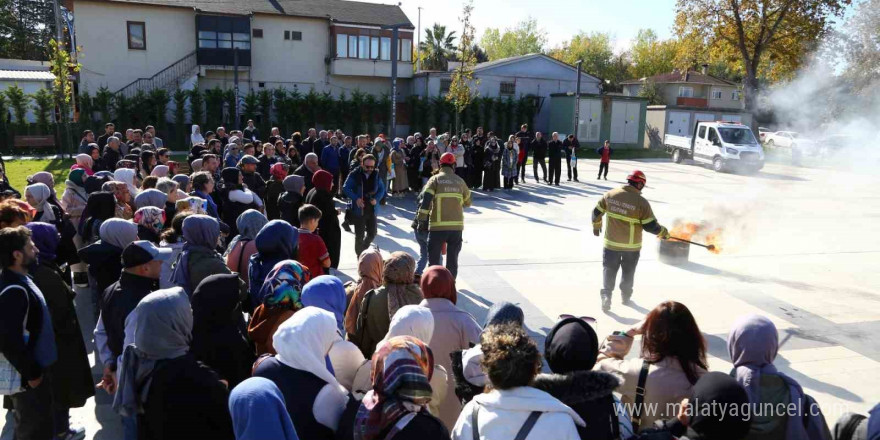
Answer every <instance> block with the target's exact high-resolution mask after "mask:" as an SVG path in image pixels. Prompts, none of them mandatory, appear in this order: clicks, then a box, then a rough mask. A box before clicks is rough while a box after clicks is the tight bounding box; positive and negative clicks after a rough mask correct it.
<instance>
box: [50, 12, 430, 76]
mask: <svg viewBox="0 0 880 440" xmlns="http://www.w3.org/2000/svg"><path fill="white" fill-rule="evenodd" d="M56 1H57V0H56ZM416 40H417V42H416V72H418V71H420V70H422V7H421V6H419V24H418V28H417V29H416Z"/></svg>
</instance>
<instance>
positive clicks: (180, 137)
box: [172, 89, 188, 145]
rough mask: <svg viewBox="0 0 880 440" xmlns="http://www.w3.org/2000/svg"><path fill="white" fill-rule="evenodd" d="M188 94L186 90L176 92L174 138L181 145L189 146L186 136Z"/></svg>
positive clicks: (174, 97) (174, 96)
mask: <svg viewBox="0 0 880 440" xmlns="http://www.w3.org/2000/svg"><path fill="white" fill-rule="evenodd" d="M187 96H188V94H187V93H186V91H184V90H180V89H177V90H175V91H174V95H173V96H172V98H173V99H174V138H175V139H176V140H177V142H178V143H179V145H187V144H188V142H186V134H187V133H188V131H187V129H186V98H187Z"/></svg>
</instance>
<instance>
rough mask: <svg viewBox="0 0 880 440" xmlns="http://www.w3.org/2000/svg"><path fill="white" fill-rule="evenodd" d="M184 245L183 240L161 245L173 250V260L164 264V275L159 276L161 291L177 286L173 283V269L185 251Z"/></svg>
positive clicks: (168, 260) (160, 244)
mask: <svg viewBox="0 0 880 440" xmlns="http://www.w3.org/2000/svg"><path fill="white" fill-rule="evenodd" d="M183 245H184V242H183V238H181V239H180V241H178V242H177V243H166V242H164V241H163V242H161V243H159V246H161V247H163V248H168V249H171V258H169V259H167V260H165V261H163V262H162V274H161V275H160V276H159V288H160V289H168V288H170V287H174V286H175V284H174V282H173V281H171V268H172V267H173V266H174V262H175V261H177V256H178V255H180V251H182V250H183Z"/></svg>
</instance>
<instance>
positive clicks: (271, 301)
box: [255, 260, 311, 311]
mask: <svg viewBox="0 0 880 440" xmlns="http://www.w3.org/2000/svg"><path fill="white" fill-rule="evenodd" d="M310 278H311V274H310V273H309V270H308V269H307V268H306V267H305V266H303V265H302V264H300V263H299V262H297V261H294V260H282V261H280V262H278V264H276V265H275V267H273V268H272V270H271V271H270V272H269V275H268V276H267V277H266V281H265V282H263V286H262V287H261V288H260V298H261V299H262V304H265V305H266V306H267V307H283V308H287V309H291V310H294V311H296V310H299V309H301V308H303V303H302V290H303V285H305V284H306V283H308V282H309V279H310ZM255 305H256V304H255Z"/></svg>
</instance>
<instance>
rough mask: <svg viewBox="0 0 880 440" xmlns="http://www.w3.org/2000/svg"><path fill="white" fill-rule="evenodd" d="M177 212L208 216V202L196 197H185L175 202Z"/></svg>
mask: <svg viewBox="0 0 880 440" xmlns="http://www.w3.org/2000/svg"><path fill="white" fill-rule="evenodd" d="M175 207H176V208H177V212H178V213H179V212H182V211H192V213H193V214H203V215H207V214H208V201H207V200H205V199H203V198H201V197H196V196H190V197H186V198H184V199H180V200H178V201H177V204H176V205H175Z"/></svg>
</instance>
